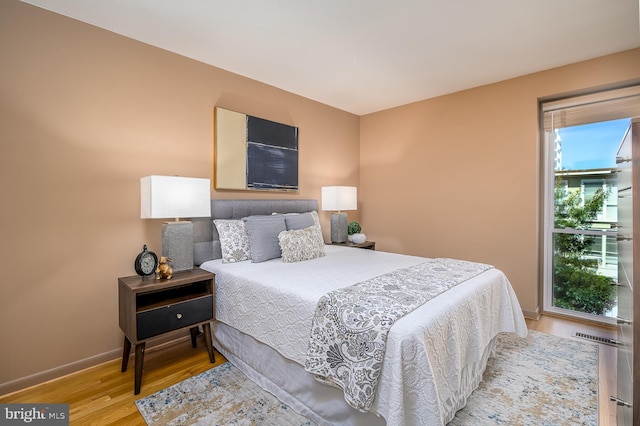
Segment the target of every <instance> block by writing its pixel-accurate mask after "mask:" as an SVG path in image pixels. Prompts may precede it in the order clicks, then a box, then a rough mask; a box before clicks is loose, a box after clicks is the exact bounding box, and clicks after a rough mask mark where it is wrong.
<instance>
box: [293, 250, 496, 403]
mask: <svg viewBox="0 0 640 426" xmlns="http://www.w3.org/2000/svg"><path fill="white" fill-rule="evenodd" d="M492 267H493V266H491V265H486V264H482V263H475V262H468V261H464V260H457V259H442V258H439V259H432V260H430V261H428V262H424V263H421V264H419V265H415V266H411V267H408V268H403V269H398V270H396V271H393V272H389V273H386V274H383V275H380V276H377V277H375V278H372V279H369V280H367V281H363V282H361V283H358V284H354V285H352V286H350V287H345V288H342V289H338V290H334V291H331V292H329V293H327V294H326V295H324V296H322V298H320V300H319V301H318V304H317V306H316V311H315V314H314V318H313V325H312V327H311V336H310V339H309V346H308V350H307V358H306V362H305V369H306V370H307V371H308V372H310V373H312V374H314V375H315V377H316V379H317V380H320V381H322V382H326V383H329V384H332V385H335V386H338V387H339V388H341V389H343V390H344V396H345V400H346V401H347V402H348V403H349V405H351V406H352V407H354V408H356V409H358V410H360V411H368V410H369V409H370V408H371V405H372V404H373V401H374V398H375V395H376V387H377V384H378V378H379V376H380V372H381V368H382V360H383V358H384V353H385V347H386V340H387V334H388V332H389V329H390V328H391V326H392V325H393V324H394V323H395V322H396V321H397V320H399V319H400V318H402V316H404V315H406V314H408V313H409V312H411V311H413V310H415V309H416V308H418V307H420V306H421V305H423V304H425V303H427V302H428V301H429V300H431V299H432V298H434V297H436V296H437V295H439V294H441V293H443V292H445V291H447V290H448V289H450V288H452V287H454V286H456V285H457V284H459V283H462V282H464V281H466V280H468V279H470V278H472V277H475V276H476V275H479V274H480V273H482V272H484V271H486V270H487V269H490V268H492Z"/></svg>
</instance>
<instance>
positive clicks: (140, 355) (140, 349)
mask: <svg viewBox="0 0 640 426" xmlns="http://www.w3.org/2000/svg"><path fill="white" fill-rule="evenodd" d="M144 345H145V343H144V342H142V343H138V344H137V345H136V378H135V384H134V388H133V392H134V394H136V395H137V394H139V393H140V385H141V384H142V364H143V363H144Z"/></svg>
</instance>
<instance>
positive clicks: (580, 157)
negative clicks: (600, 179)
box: [559, 118, 631, 170]
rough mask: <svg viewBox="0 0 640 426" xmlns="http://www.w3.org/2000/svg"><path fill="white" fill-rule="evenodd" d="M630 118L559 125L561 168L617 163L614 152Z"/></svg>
mask: <svg viewBox="0 0 640 426" xmlns="http://www.w3.org/2000/svg"><path fill="white" fill-rule="evenodd" d="M630 122H631V119H630V118H623V119H621V120H612V121H602V122H599V123H592V124H584V125H581V126H574V127H565V128H562V129H559V133H560V138H561V139H562V169H563V170H585V169H600V168H606V167H616V152H617V151H618V148H619V147H620V143H621V142H622V138H623V137H624V134H625V132H626V130H627V127H629V123H630Z"/></svg>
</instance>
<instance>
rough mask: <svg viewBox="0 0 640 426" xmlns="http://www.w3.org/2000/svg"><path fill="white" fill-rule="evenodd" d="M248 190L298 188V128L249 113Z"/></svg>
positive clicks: (291, 189)
mask: <svg viewBox="0 0 640 426" xmlns="http://www.w3.org/2000/svg"><path fill="white" fill-rule="evenodd" d="M247 189H255V190H277V191H297V190H298V128H297V127H293V126H288V125H286V124H280V123H276V122H274V121H269V120H264V119H262V118H257V117H252V116H250V115H248V116H247Z"/></svg>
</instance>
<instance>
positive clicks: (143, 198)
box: [140, 176, 211, 272]
mask: <svg viewBox="0 0 640 426" xmlns="http://www.w3.org/2000/svg"><path fill="white" fill-rule="evenodd" d="M209 216H211V184H210V180H209V179H202V178H191V177H180V176H146V177H143V178H141V179H140V218H142V219H170V218H174V219H175V220H173V221H167V222H164V223H163V224H162V256H164V257H169V258H171V259H172V261H171V267H172V268H173V271H174V272H180V271H187V270H192V269H193V224H192V223H191V222H189V221H186V220H180V218H192V217H209Z"/></svg>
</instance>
